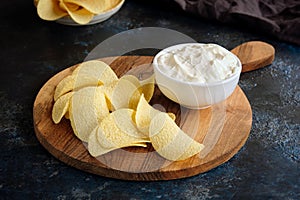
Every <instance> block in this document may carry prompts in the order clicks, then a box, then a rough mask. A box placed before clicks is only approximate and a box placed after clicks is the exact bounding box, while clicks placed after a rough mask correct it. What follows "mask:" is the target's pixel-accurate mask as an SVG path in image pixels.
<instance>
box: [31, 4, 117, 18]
mask: <svg viewBox="0 0 300 200" xmlns="http://www.w3.org/2000/svg"><path fill="white" fill-rule="evenodd" d="M121 2H122V0H97V1H95V0H93V1H92V0H34V4H35V5H36V7H37V13H38V15H39V17H40V18H42V19H44V20H49V21H53V20H57V19H60V18H62V17H65V16H70V17H71V18H72V19H73V20H74V21H75V22H76V23H78V24H87V23H89V22H90V21H91V20H92V19H93V17H94V16H95V15H98V14H101V13H104V12H106V11H108V10H111V9H112V8H114V7H116V6H117V5H119V4H120V3H121Z"/></svg>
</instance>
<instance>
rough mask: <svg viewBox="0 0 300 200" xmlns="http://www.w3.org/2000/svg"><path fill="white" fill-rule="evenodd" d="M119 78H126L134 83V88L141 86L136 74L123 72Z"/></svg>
mask: <svg viewBox="0 0 300 200" xmlns="http://www.w3.org/2000/svg"><path fill="white" fill-rule="evenodd" d="M120 79H126V80H128V81H129V82H131V83H132V84H133V85H135V87H136V88H139V87H140V86H141V83H140V81H139V79H138V78H137V77H136V76H134V75H130V74H125V75H123V76H122V77H120Z"/></svg>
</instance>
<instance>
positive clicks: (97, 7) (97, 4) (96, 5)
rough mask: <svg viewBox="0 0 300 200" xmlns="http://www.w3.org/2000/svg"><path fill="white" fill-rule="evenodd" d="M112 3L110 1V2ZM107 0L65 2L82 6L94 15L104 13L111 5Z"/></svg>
mask: <svg viewBox="0 0 300 200" xmlns="http://www.w3.org/2000/svg"><path fill="white" fill-rule="evenodd" d="M109 1H110V0H109ZM109 1H107V0H101V1H99V0H98V1H95V0H89V1H87V0H64V2H65V3H70V4H75V5H77V6H81V7H83V8H85V9H86V10H88V11H90V12H91V13H94V14H99V13H101V12H103V11H104V10H105V9H106V8H107V7H108V6H109V5H108V2H109Z"/></svg>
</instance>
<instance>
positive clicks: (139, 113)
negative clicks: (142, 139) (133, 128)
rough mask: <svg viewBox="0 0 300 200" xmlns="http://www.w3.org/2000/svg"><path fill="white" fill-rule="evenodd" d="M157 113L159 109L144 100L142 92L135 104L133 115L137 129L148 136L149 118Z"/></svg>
mask: <svg viewBox="0 0 300 200" xmlns="http://www.w3.org/2000/svg"><path fill="white" fill-rule="evenodd" d="M158 113H160V111H159V110H156V109H155V108H153V107H152V106H150V105H149V104H148V102H147V101H146V99H145V97H144V94H142V95H141V97H140V100H139V103H138V105H137V108H136V115H135V121H136V125H137V128H138V129H139V131H141V132H142V133H143V134H144V135H146V136H149V126H150V122H151V119H152V118H153V117H154V116H155V115H157V114H158Z"/></svg>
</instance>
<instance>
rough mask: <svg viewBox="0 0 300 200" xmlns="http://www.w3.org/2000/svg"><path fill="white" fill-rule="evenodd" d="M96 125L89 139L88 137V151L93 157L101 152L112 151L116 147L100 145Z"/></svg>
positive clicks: (101, 153)
mask: <svg viewBox="0 0 300 200" xmlns="http://www.w3.org/2000/svg"><path fill="white" fill-rule="evenodd" d="M98 128H99V127H98V126H97V127H96V128H95V129H94V130H93V131H92V132H91V134H90V136H89V139H88V151H89V153H90V154H91V156H93V157H97V156H101V155H103V154H106V153H108V152H110V151H113V150H115V149H117V147H116V148H104V147H102V146H101V145H100V143H99V141H98V137H97V136H98V134H97V133H98Z"/></svg>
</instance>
